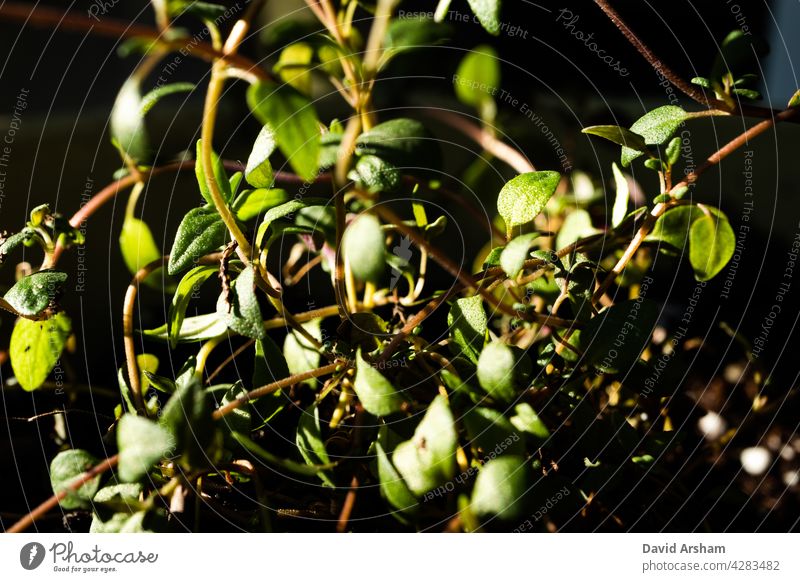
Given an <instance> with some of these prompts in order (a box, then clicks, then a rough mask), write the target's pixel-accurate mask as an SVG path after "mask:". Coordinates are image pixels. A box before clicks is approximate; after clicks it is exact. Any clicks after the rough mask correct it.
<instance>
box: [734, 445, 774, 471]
mask: <svg viewBox="0 0 800 582" xmlns="http://www.w3.org/2000/svg"><path fill="white" fill-rule="evenodd" d="M739 460H740V461H741V462H742V468H743V469H744V470H745V471H747V472H748V473H750V474H751V475H761V474H762V473H763V472H764V471H766V470H767V469H768V468H769V464H770V463H771V462H772V455H770V453H769V451H768V450H767V449H765V448H764V447H749V448H747V449H744V450H743V451H742V453H741V454H740V455H739Z"/></svg>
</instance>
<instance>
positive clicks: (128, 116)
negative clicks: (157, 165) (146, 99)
mask: <svg viewBox="0 0 800 582" xmlns="http://www.w3.org/2000/svg"><path fill="white" fill-rule="evenodd" d="M141 109H142V94H141V84H140V81H139V79H137V78H136V77H130V78H129V79H128V80H127V81H125V83H123V85H122V87H121V88H120V90H119V93H118V94H117V99H116V101H114V107H113V108H112V110H111V121H110V129H111V137H112V139H113V140H114V141H116V143H117V144H118V145H119V147H120V148H121V149H122V151H124V152H125V153H126V154H127V155H128V156H130V157H131V158H132V159H134V160H137V161H138V160H145V159H147V158H148V157H149V155H150V145H149V140H148V137H147V129H146V128H145V124H144V118H143V117H142V115H141Z"/></svg>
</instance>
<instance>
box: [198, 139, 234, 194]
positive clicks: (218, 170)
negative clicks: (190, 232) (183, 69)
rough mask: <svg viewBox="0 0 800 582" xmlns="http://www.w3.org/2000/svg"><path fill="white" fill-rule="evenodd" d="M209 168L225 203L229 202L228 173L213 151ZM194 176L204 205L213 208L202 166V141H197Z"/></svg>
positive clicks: (203, 166) (229, 185)
mask: <svg viewBox="0 0 800 582" xmlns="http://www.w3.org/2000/svg"><path fill="white" fill-rule="evenodd" d="M211 167H212V168H213V170H214V180H215V181H216V183H217V188H219V191H220V193H221V194H222V198H223V200H225V202H230V201H231V199H233V192H232V191H231V181H230V179H228V173H227V172H226V171H225V166H223V165H222V160H220V159H219V156H218V155H217V154H216V152H215V151H213V150H212V151H211ZM194 175H195V176H196V177H197V185H198V186H199V187H200V194H202V195H203V198H204V199H205V201H206V203H208V205H209V206H212V207H213V206H214V199H213V198H212V197H211V189H210V188H209V187H208V182H207V181H206V170H205V164H203V140H202V139H198V140H197V157H196V158H195V164H194Z"/></svg>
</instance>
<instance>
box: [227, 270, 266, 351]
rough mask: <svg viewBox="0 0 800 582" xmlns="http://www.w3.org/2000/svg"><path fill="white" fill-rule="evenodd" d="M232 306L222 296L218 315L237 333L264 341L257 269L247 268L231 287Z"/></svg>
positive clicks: (264, 332)
mask: <svg viewBox="0 0 800 582" xmlns="http://www.w3.org/2000/svg"><path fill="white" fill-rule="evenodd" d="M229 299H230V304H228V303H227V302H226V301H225V297H224V295H221V296H220V299H219V302H218V303H217V313H218V314H219V316H220V317H221V318H222V319H224V320H225V323H226V325H227V326H228V327H229V328H231V329H232V330H233V331H235V332H236V333H239V334H241V335H243V336H245V337H249V338H253V339H264V338H265V337H266V336H267V330H266V329H265V328H264V316H263V315H262V314H261V307H260V306H259V304H258V296H257V295H256V280H255V268H254V267H245V269H244V270H243V271H242V272H241V273H240V274H239V276H238V277H236V280H235V281H234V282H233V284H232V286H231V292H230V297H229Z"/></svg>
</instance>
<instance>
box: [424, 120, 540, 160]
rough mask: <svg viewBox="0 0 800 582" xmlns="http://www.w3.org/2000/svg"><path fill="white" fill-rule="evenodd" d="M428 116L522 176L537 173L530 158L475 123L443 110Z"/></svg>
mask: <svg viewBox="0 0 800 582" xmlns="http://www.w3.org/2000/svg"><path fill="white" fill-rule="evenodd" d="M426 115H429V116H430V117H434V118H435V119H438V120H440V121H442V122H443V123H446V124H447V125H449V126H451V127H452V128H453V129H457V130H458V131H460V132H461V133H463V134H464V135H466V136H467V137H468V138H470V139H471V140H473V141H474V142H475V143H477V144H478V145H479V146H481V147H482V148H483V149H485V150H486V151H487V152H489V153H490V154H492V155H493V156H495V157H496V158H497V159H499V160H502V161H504V162H505V163H506V164H508V165H509V166H511V167H512V168H514V170H516V171H517V172H519V173H520V174H526V173H528V172H535V171H536V168H535V167H534V165H533V164H532V163H531V162H530V161H529V160H528V158H526V157H525V156H524V155H522V154H521V153H520V152H518V151H517V150H515V149H514V148H512V147H511V146H510V145H508V144H507V143H505V142H502V141H500V140H499V139H497V138H496V137H494V136H493V135H491V134H490V133H489V132H487V131H485V130H483V129H481V128H480V127H478V126H477V125H475V124H474V123H470V122H469V121H467V120H466V119H464V117H463V116H461V115H458V114H456V113H452V112H450V111H444V110H441V109H432V110H429V111H426Z"/></svg>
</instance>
